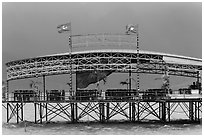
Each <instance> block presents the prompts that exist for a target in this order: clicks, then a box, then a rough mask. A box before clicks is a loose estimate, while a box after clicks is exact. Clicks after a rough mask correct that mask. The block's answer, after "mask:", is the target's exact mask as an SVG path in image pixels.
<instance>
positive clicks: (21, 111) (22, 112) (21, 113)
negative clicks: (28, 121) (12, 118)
mask: <svg viewBox="0 0 204 137" xmlns="http://www.w3.org/2000/svg"><path fill="white" fill-rule="evenodd" d="M21 120H22V121H23V103H21Z"/></svg>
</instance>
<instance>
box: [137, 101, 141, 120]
mask: <svg viewBox="0 0 204 137" xmlns="http://www.w3.org/2000/svg"><path fill="white" fill-rule="evenodd" d="M137 121H140V102H139V101H138V102H137Z"/></svg>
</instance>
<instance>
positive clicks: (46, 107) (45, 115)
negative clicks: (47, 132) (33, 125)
mask: <svg viewBox="0 0 204 137" xmlns="http://www.w3.org/2000/svg"><path fill="white" fill-rule="evenodd" d="M47 116H48V115H47V103H46V104H45V120H46V122H47Z"/></svg>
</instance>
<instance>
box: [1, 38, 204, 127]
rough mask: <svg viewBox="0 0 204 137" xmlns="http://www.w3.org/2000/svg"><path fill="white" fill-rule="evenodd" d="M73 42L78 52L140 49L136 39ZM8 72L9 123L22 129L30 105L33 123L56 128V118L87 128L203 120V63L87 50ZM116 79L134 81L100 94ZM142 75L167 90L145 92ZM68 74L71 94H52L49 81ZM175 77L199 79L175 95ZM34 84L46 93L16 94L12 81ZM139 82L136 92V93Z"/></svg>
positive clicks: (24, 63)
mask: <svg viewBox="0 0 204 137" xmlns="http://www.w3.org/2000/svg"><path fill="white" fill-rule="evenodd" d="M96 38H97V39H96ZM79 39H81V40H79ZM99 39H100V41H99ZM70 40H72V46H73V47H74V46H75V47H77V46H79V45H80V46H83V45H84V46H85V47H88V46H90V45H96V46H97V45H98V44H101V45H103V46H104V47H105V46H109V45H111V44H112V45H113V44H114V45H116V46H121V45H123V46H131V45H132V46H135V43H137V45H138V44H139V43H138V38H136V39H135V35H134V36H132V35H126V34H124V35H108V34H103V35H102V34H100V35H86V36H72V39H71V38H70ZM131 40H132V41H131ZM77 41H80V43H79V42H77ZM70 43H71V42H70ZM89 49H90V48H89ZM6 66H7V81H6V93H5V95H4V98H3V100H2V105H3V108H4V109H3V111H4V110H5V111H6V119H7V123H9V122H10V121H11V119H15V120H16V123H19V122H21V121H24V117H25V115H26V113H25V106H26V105H28V104H29V105H32V107H30V108H29V109H32V110H33V113H34V121H33V122H34V123H36V124H37V123H44V122H52V121H54V119H55V118H56V117H60V118H61V119H63V120H64V121H67V122H71V123H77V122H82V121H83V122H84V121H85V122H86V120H84V118H85V117H87V116H88V117H89V120H90V121H95V122H101V123H106V122H111V121H112V120H113V118H114V117H115V116H120V117H122V118H123V119H124V120H126V121H129V122H145V121H148V120H152V119H153V120H157V121H159V122H164V123H168V122H172V121H175V120H176V119H175V117H174V118H173V116H174V114H175V113H182V115H184V116H185V118H184V119H185V120H187V121H190V122H200V121H201V119H202V89H201V72H202V60H201V59H197V58H192V57H185V56H179V55H172V54H164V53H157V52H149V51H139V50H130V49H100V50H99V49H93V50H88V49H84V51H71V52H70V53H63V54H55V55H47V56H42V57H35V58H28V59H22V60H17V61H11V62H8V63H7V64H6ZM112 73H128V74H129V76H128V81H125V82H123V83H122V84H126V85H127V89H117V88H114V87H113V88H112V89H107V90H105V91H102V90H100V88H99V87H98V85H99V84H98V83H99V82H100V81H102V80H104V79H105V78H107V77H108V76H109V75H111V74H112ZM134 73H135V74H137V79H136V80H134V79H132V74H134ZM141 73H143V74H147V75H148V74H160V75H164V76H165V79H164V80H165V83H164V87H162V88H158V89H147V90H141V89H140V80H139V74H141ZM64 74H66V75H67V74H68V75H69V78H68V80H69V82H68V85H69V90H58V89H53V90H47V85H46V78H47V77H48V76H53V75H64ZM73 76H75V77H76V78H75V79H76V82H75V83H77V84H75V85H74V84H73V83H72V82H73ZM170 76H180V77H189V78H194V79H195V83H194V85H193V86H192V88H191V89H178V90H177V91H171V89H170V86H169V81H168V77H170ZM90 77H91V78H93V79H91V78H90ZM28 78H41V79H42V87H43V90H39V89H38V87H37V86H36V85H35V84H34V86H33V88H31V89H16V90H15V91H11V89H10V88H9V86H10V85H9V83H10V81H13V80H20V79H28ZM133 81H135V83H136V85H137V88H136V89H133V88H132V82H133ZM89 84H95V85H96V87H97V88H96V89H85V88H86V87H87V86H88V85H89ZM181 88H182V87H181ZM178 111H179V112H178ZM27 120H28V119H27ZM177 120H179V119H177Z"/></svg>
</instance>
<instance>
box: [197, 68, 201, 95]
mask: <svg viewBox="0 0 204 137" xmlns="http://www.w3.org/2000/svg"><path fill="white" fill-rule="evenodd" d="M199 82H200V81H199V71H197V88H198V91H199V94H200V92H201V91H200V86H199V85H200V84H199Z"/></svg>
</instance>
